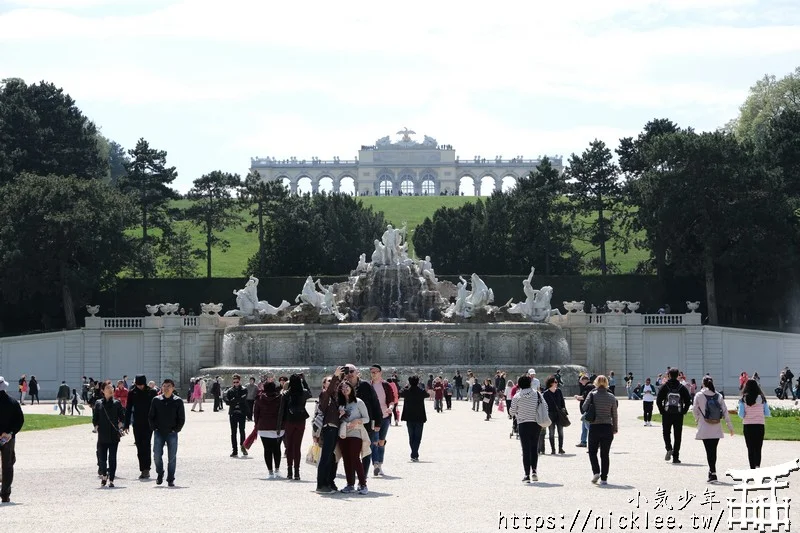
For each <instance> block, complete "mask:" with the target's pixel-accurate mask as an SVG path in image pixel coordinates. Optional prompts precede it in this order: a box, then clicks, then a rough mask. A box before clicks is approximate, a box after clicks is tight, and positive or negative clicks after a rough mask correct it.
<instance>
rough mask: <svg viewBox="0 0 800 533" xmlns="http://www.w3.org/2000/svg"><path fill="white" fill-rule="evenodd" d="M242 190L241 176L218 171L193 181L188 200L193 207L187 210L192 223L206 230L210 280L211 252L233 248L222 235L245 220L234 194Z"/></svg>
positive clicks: (207, 271)
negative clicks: (191, 202) (215, 248)
mask: <svg viewBox="0 0 800 533" xmlns="http://www.w3.org/2000/svg"><path fill="white" fill-rule="evenodd" d="M239 187H241V180H240V179H239V175H238V174H230V173H228V172H222V171H220V170H215V171H213V172H211V173H209V174H205V175H203V176H202V177H200V178H197V179H196V180H194V187H192V189H191V190H190V191H189V193H188V195H187V196H188V197H189V199H190V200H194V204H193V205H192V206H191V207H190V208H188V209H187V210H186V217H187V218H188V219H189V220H190V221H191V222H192V224H194V225H196V226H198V227H201V228H203V229H204V230H205V234H206V240H205V247H206V277H208V278H211V249H212V247H214V246H216V247H218V248H219V249H220V251H222V252H226V251H227V250H228V248H230V245H231V243H230V241H228V240H227V239H223V238H222V237H220V236H219V233H220V232H222V231H225V230H226V229H227V228H230V227H235V226H238V225H240V224H241V223H242V222H243V221H244V219H243V218H242V216H241V215H240V214H239V209H238V208H239V205H238V203H237V201H236V199H235V198H233V197H232V193H233V192H235V191H236V190H238V188H239Z"/></svg>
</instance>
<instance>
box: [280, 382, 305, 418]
mask: <svg viewBox="0 0 800 533" xmlns="http://www.w3.org/2000/svg"><path fill="white" fill-rule="evenodd" d="M309 398H311V391H310V390H308V389H303V392H302V393H301V394H299V395H297V394H286V397H285V398H284V406H285V412H284V414H283V417H284V420H286V421H287V422H304V421H305V420H306V419H307V418H308V411H307V410H306V400H308V399H309Z"/></svg>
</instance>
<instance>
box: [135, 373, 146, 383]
mask: <svg viewBox="0 0 800 533" xmlns="http://www.w3.org/2000/svg"><path fill="white" fill-rule="evenodd" d="M133 382H134V384H136V385H147V378H146V377H145V375H144V374H137V375H136V379H135V380H134V381H133Z"/></svg>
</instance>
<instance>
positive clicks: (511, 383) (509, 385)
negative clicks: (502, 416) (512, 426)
mask: <svg viewBox="0 0 800 533" xmlns="http://www.w3.org/2000/svg"><path fill="white" fill-rule="evenodd" d="M514 385H515V384H514V381H513V380H511V379H509V380H507V381H506V389H505V390H504V391H503V399H504V400H505V401H506V413H507V414H508V419H509V420H511V418H512V417H511V398H513V397H514V394H513V393H512V392H511V391H513V390H514Z"/></svg>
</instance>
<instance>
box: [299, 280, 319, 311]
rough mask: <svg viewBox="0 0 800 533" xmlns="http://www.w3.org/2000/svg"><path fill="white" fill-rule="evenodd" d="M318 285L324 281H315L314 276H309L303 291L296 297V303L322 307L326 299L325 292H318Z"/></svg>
mask: <svg viewBox="0 0 800 533" xmlns="http://www.w3.org/2000/svg"><path fill="white" fill-rule="evenodd" d="M317 285H322V283H321V282H320V281H319V280H317V282H316V283H314V280H313V278H312V277H311V276H308V277H307V278H306V281H305V283H303V290H302V292H301V293H300V294H298V295H297V297H296V298H295V299H294V301H295V303H304V304H308V305H310V306H312V307H316V308H317V309H319V308H321V307H322V303H323V301H324V299H325V294H324V293H321V292H317V289H316V288H315V287H316V286H317Z"/></svg>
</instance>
